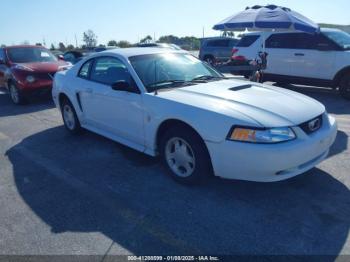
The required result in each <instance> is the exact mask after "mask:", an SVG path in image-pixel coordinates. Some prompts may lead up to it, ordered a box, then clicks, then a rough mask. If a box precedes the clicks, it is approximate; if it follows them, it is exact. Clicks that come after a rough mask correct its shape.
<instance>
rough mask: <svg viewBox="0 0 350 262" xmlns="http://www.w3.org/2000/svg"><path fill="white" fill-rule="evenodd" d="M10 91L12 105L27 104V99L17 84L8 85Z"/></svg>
mask: <svg viewBox="0 0 350 262" xmlns="http://www.w3.org/2000/svg"><path fill="white" fill-rule="evenodd" d="M8 91H9V95H10V98H11V101H12V103H14V104H15V105H24V104H25V103H26V102H27V100H26V98H25V97H24V95H23V92H22V91H21V90H20V89H19V88H18V87H17V85H16V83H14V82H12V81H11V82H10V83H9V84H8Z"/></svg>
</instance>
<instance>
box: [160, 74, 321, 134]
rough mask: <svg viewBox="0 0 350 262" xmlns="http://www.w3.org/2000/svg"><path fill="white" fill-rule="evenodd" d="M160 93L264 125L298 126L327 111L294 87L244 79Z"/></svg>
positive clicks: (185, 102) (176, 99)
mask: <svg viewBox="0 0 350 262" xmlns="http://www.w3.org/2000/svg"><path fill="white" fill-rule="evenodd" d="M158 96H160V97H162V98H164V99H170V100H173V101H177V102H179V103H183V104H188V105H191V106H194V107H199V108H202V109H205V110H210V111H214V112H217V113H220V114H224V115H227V116H230V117H234V118H236V117H237V115H240V116H242V119H245V120H246V119H249V120H250V122H251V124H255V125H260V126H263V127H283V126H295V125H299V124H301V123H304V122H306V121H308V120H311V119H312V118H315V117H317V116H319V115H321V114H322V113H324V112H325V107H324V106H323V105H322V104H321V103H319V102H318V101H316V100H314V99H312V98H310V97H308V96H305V95H302V94H299V93H297V92H293V91H290V90H286V89H282V88H279V87H274V86H270V85H262V84H257V83H252V82H248V81H241V80H222V81H216V82H210V83H205V84H198V85H193V86H188V87H183V88H177V89H171V90H162V91H160V92H159V93H158Z"/></svg>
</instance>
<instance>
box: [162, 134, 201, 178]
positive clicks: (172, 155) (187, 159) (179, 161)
mask: <svg viewBox="0 0 350 262" xmlns="http://www.w3.org/2000/svg"><path fill="white" fill-rule="evenodd" d="M165 158H166V161H167V163H168V166H169V167H170V169H171V170H172V171H173V172H174V173H175V174H176V175H177V176H179V177H189V176H191V175H192V174H193V172H194V170H195V165H196V160H195V155H194V153H193V150H192V148H191V146H190V145H189V144H188V143H187V142H186V141H185V140H184V139H182V138H179V137H173V138H171V139H170V140H169V141H168V142H167V143H166V147H165Z"/></svg>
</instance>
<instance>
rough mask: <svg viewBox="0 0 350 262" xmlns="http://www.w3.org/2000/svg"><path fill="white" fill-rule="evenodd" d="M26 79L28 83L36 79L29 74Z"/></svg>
mask: <svg viewBox="0 0 350 262" xmlns="http://www.w3.org/2000/svg"><path fill="white" fill-rule="evenodd" d="M26 80H27V82H28V83H33V82H34V81H35V77H34V76H27V77H26Z"/></svg>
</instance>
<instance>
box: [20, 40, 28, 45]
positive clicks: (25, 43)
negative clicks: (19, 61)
mask: <svg viewBox="0 0 350 262" xmlns="http://www.w3.org/2000/svg"><path fill="white" fill-rule="evenodd" d="M21 44H22V45H29V42H28V40H24V41H22V42H21Z"/></svg>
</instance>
